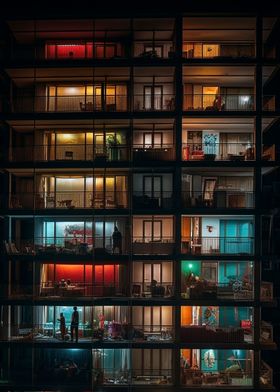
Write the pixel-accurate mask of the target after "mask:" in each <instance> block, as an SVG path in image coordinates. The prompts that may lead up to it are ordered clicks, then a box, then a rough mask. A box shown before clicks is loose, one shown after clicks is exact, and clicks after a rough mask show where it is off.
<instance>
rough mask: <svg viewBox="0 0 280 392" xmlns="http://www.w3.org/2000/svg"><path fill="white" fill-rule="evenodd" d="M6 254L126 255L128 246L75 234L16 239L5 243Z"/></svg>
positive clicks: (109, 240)
mask: <svg viewBox="0 0 280 392" xmlns="http://www.w3.org/2000/svg"><path fill="white" fill-rule="evenodd" d="M4 247H5V251H6V253H8V254H10V255H22V254H25V255H33V256H35V255H50V256H59V255H80V256H86V255H92V256H106V255H110V254H116V255H121V254H127V252H128V249H129V246H128V244H127V239H126V238H124V236H123V237H122V240H121V241H120V242H119V241H118V242H117V241H116V242H115V241H113V239H112V236H110V237H106V236H104V237H101V236H89V235H83V234H81V235H80V234H77V235H75V236H74V235H73V236H69V237H67V236H65V237H58V236H57V237H51V236H49V237H47V236H45V237H36V236H35V237H34V238H30V239H18V240H16V241H13V240H11V241H9V242H7V241H5V243H4Z"/></svg>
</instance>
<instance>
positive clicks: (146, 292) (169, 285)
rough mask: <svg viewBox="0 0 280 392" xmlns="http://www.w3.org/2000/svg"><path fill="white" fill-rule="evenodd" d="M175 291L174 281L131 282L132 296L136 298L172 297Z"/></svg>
mask: <svg viewBox="0 0 280 392" xmlns="http://www.w3.org/2000/svg"><path fill="white" fill-rule="evenodd" d="M174 293H175V286H174V282H157V283H156V285H154V286H153V285H152V282H137V281H133V282H132V283H131V296H132V297H134V298H155V297H161V298H170V297H173V296H174Z"/></svg>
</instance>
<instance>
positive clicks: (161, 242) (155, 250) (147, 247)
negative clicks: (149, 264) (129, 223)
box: [132, 236, 175, 255]
mask: <svg viewBox="0 0 280 392" xmlns="http://www.w3.org/2000/svg"><path fill="white" fill-rule="evenodd" d="M174 245H175V241H174V238H173V237H156V236H154V237H153V238H151V237H137V236H134V237H133V244H132V250H133V253H134V254H140V255H145V254H159V255H165V254H171V253H173V252H174Z"/></svg>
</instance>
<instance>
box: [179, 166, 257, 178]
mask: <svg viewBox="0 0 280 392" xmlns="http://www.w3.org/2000/svg"><path fill="white" fill-rule="evenodd" d="M182 174H183V175H184V174H193V175H204V174H205V175H208V176H213V177H215V176H217V175H220V176H223V175H224V176H233V177H236V176H237V177H241V176H242V177H246V176H253V174H254V170H253V169H250V168H246V167H227V168H223V167H215V170H213V168H211V167H190V168H187V169H185V168H184V169H183V171H182Z"/></svg>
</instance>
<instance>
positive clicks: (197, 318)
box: [181, 306, 253, 344]
mask: <svg viewBox="0 0 280 392" xmlns="http://www.w3.org/2000/svg"><path fill="white" fill-rule="evenodd" d="M242 319H243V320H242ZM252 320H253V308H241V307H238V308H237V307H221V306H220V307H219V306H203V307H200V306H182V307H181V342H182V343H193V342H195V343H210V342H211V343H213V344H215V343H226V344H228V343H230V344H232V343H240V344H244V343H252V342H253V322H252Z"/></svg>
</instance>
